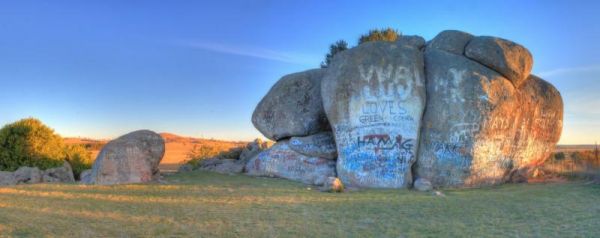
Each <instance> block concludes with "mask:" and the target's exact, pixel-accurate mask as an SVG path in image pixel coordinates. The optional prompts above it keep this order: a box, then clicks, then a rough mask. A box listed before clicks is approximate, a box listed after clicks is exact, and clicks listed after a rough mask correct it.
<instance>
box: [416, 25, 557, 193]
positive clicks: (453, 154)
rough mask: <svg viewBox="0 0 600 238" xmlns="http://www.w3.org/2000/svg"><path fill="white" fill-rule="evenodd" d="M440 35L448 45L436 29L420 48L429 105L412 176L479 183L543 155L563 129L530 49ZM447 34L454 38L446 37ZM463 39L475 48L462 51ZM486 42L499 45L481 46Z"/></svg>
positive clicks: (440, 182) (441, 182) (438, 182)
mask: <svg viewBox="0 0 600 238" xmlns="http://www.w3.org/2000/svg"><path fill="white" fill-rule="evenodd" d="M440 37H443V38H444V39H445V40H444V41H445V42H449V43H451V44H453V46H444V45H443V44H440V43H439V42H444V41H442V40H439V39H437V38H438V37H436V39H433V40H432V42H431V43H430V45H433V46H435V47H427V48H426V50H425V62H426V64H425V71H426V75H427V108H426V112H425V115H424V117H423V129H422V132H421V135H422V136H421V141H420V143H419V153H418V160H417V163H416V165H415V171H416V176H417V177H419V178H423V179H427V180H429V181H431V182H432V184H433V185H434V186H435V187H462V186H482V185H489V184H498V183H503V182H506V181H507V180H509V179H510V176H511V175H513V174H514V173H515V171H520V170H526V169H528V168H529V167H531V166H533V165H535V164H539V163H542V162H543V161H544V160H545V159H546V158H547V156H548V155H549V154H550V153H551V151H552V150H553V148H554V146H555V145H556V143H557V142H558V139H559V137H560V131H561V128H562V99H561V97H560V94H559V93H558V92H557V91H556V89H554V88H553V87H552V86H551V85H549V84H548V83H547V82H545V81H543V80H541V79H539V78H537V77H534V76H530V75H529V70H530V69H531V65H530V64H531V57H530V54H529V52H528V51H527V50H526V49H524V48H523V47H522V46H519V45H517V44H516V43H513V42H508V41H506V40H497V38H491V37H484V38H481V37H475V38H473V37H471V36H470V35H467V34H464V33H460V32H454V33H452V34H448V33H445V34H440ZM452 37H455V38H457V39H455V40H447V39H448V38H452ZM465 38H466V39H469V38H471V39H470V42H467V41H465V40H464V39H465ZM457 42H460V43H457ZM498 42H500V44H501V45H502V46H503V47H504V48H503V47H498V45H497V44H498ZM457 44H458V46H457ZM460 44H464V45H465V47H466V49H467V52H479V53H477V54H475V53H471V54H467V56H465V55H464V54H465V52H461V51H460V50H457V49H461V46H460ZM477 47H481V48H483V49H478V48H477ZM511 47H512V48H511ZM463 48H464V47H463ZM490 48H491V49H495V50H498V51H500V52H495V53H494V54H492V53H481V52H488V51H490V50H489V49H490ZM503 49H505V50H506V52H503V51H502V50H503ZM518 54H523V55H518ZM469 55H471V57H469ZM475 56H477V57H475ZM494 57H495V58H494ZM511 59H512V60H513V61H519V62H513V61H511ZM477 60H479V61H477ZM498 71H501V72H502V73H504V74H505V75H509V76H510V77H511V78H510V79H509V78H507V77H505V76H504V75H503V74H502V73H500V72H498ZM534 121H535V122H534Z"/></svg>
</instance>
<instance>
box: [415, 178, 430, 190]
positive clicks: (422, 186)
mask: <svg viewBox="0 0 600 238" xmlns="http://www.w3.org/2000/svg"><path fill="white" fill-rule="evenodd" d="M414 188H415V190H417V191H419V192H428V191H431V190H432V189H433V186H432V185H431V182H429V180H427V179H424V178H418V179H417V180H416V181H415V183H414Z"/></svg>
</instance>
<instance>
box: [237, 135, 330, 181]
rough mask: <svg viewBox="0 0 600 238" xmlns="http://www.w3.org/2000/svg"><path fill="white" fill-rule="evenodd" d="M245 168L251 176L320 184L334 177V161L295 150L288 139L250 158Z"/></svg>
mask: <svg viewBox="0 0 600 238" xmlns="http://www.w3.org/2000/svg"><path fill="white" fill-rule="evenodd" d="M245 170H246V173H247V174H248V175H252V176H269V177H279V178H286V179H289V180H294V181H299V182H302V183H306V184H313V185H322V184H323V183H325V181H326V180H327V178H328V177H335V161H333V160H330V159H325V158H319V157H310V156H306V155H303V154H300V153H298V152H295V151H294V150H292V149H290V147H289V141H288V140H283V141H280V142H277V143H276V144H275V145H273V146H272V147H271V148H269V149H267V150H265V151H263V152H261V153H260V154H258V155H257V156H255V157H253V158H252V159H250V161H248V163H247V164H246V168H245Z"/></svg>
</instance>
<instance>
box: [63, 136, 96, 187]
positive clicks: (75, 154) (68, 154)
mask: <svg viewBox="0 0 600 238" xmlns="http://www.w3.org/2000/svg"><path fill="white" fill-rule="evenodd" d="M65 160H66V161H68V162H69V164H71V168H72V169H73V176H75V179H77V180H79V179H80V175H81V172H83V171H84V170H86V169H91V168H92V164H93V163H94V160H93V159H92V153H90V152H89V151H88V150H87V149H86V148H85V147H84V146H83V145H66V146H65Z"/></svg>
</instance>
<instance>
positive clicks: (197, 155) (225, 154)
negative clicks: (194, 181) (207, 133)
mask: <svg viewBox="0 0 600 238" xmlns="http://www.w3.org/2000/svg"><path fill="white" fill-rule="evenodd" d="M243 149H244V148H243V147H234V148H230V149H228V150H225V151H219V149H218V148H215V147H210V146H206V145H200V146H198V147H196V146H194V148H193V149H192V150H191V151H190V153H188V157H189V158H190V160H188V161H187V162H186V164H189V165H192V166H193V167H194V168H197V167H198V166H199V164H200V162H201V161H202V160H206V159H239V158H240V155H241V154H242V150H243Z"/></svg>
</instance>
